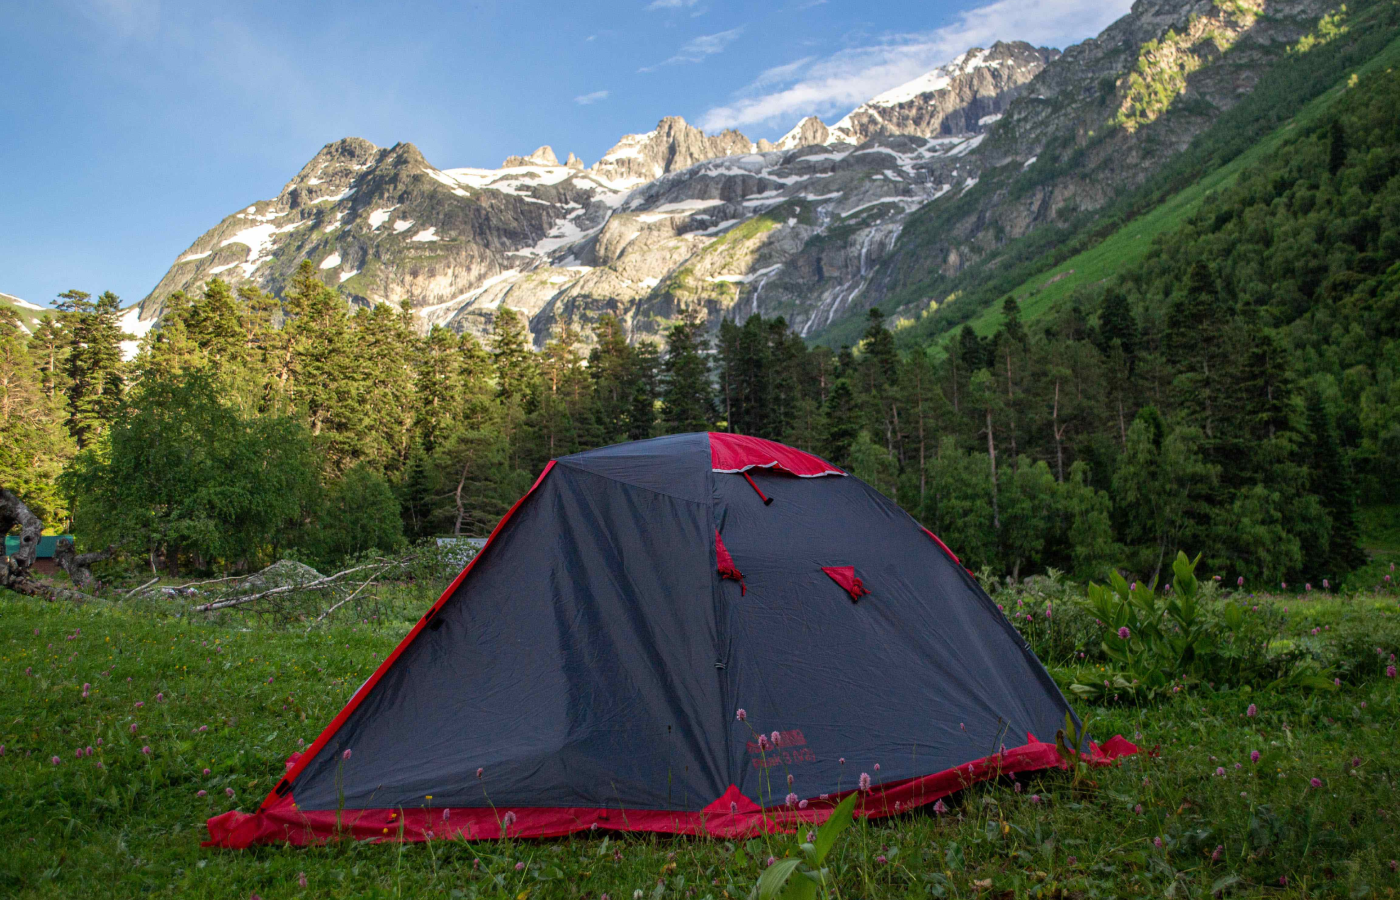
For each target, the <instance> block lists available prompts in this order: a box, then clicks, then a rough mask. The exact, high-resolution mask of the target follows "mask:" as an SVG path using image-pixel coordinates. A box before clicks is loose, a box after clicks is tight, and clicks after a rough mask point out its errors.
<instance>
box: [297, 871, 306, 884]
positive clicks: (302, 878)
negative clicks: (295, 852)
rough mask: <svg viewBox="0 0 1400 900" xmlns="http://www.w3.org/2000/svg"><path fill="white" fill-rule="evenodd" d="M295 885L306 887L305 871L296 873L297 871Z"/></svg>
mask: <svg viewBox="0 0 1400 900" xmlns="http://www.w3.org/2000/svg"><path fill="white" fill-rule="evenodd" d="M297 887H306V873H305V872H298V873H297Z"/></svg>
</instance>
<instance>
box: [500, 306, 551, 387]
mask: <svg viewBox="0 0 1400 900" xmlns="http://www.w3.org/2000/svg"><path fill="white" fill-rule="evenodd" d="M491 356H492V358H493V359H494V360H495V366H496V391H497V393H498V394H499V395H500V396H501V397H502V398H503V399H507V400H519V401H521V402H524V400H525V399H526V398H527V397H530V396H531V395H532V394H533V393H534V391H535V389H536V384H535V381H536V379H537V378H538V376H539V367H538V366H537V365H536V360H535V355H534V353H533V352H532V351H531V349H530V337H529V334H528V332H527V331H526V330H525V322H524V321H523V320H522V319H521V317H520V315H519V314H518V313H517V312H516V311H515V310H513V309H510V308H509V307H506V306H502V307H500V308H498V309H497V310H496V316H495V319H494V320H492V322H491Z"/></svg>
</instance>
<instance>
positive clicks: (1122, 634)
mask: <svg viewBox="0 0 1400 900" xmlns="http://www.w3.org/2000/svg"><path fill="white" fill-rule="evenodd" d="M1130 634H1132V632H1131V631H1129V630H1128V626H1127V625H1124V626H1123V627H1122V628H1119V629H1118V637H1119V639H1120V640H1124V641H1126V640H1127V639H1128V635H1130Z"/></svg>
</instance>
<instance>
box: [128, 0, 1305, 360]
mask: <svg viewBox="0 0 1400 900" xmlns="http://www.w3.org/2000/svg"><path fill="white" fill-rule="evenodd" d="M1326 6H1327V4H1326V3H1325V2H1323V0H1289V2H1280V3H1273V2H1266V0H1238V2H1234V3H1230V4H1220V5H1217V4H1216V3H1213V2H1211V0H1138V2H1137V3H1136V4H1135V6H1134V8H1133V11H1132V13H1131V14H1129V15H1128V16H1125V17H1124V18H1123V19H1120V20H1119V21H1118V22H1116V23H1114V24H1113V25H1112V26H1110V27H1109V28H1108V29H1107V30H1106V31H1105V32H1104V33H1103V34H1101V35H1100V36H1099V37H1098V38H1097V39H1092V40H1088V41H1085V42H1084V43H1082V44H1079V45H1076V46H1074V47H1071V48H1069V49H1067V50H1066V51H1065V53H1064V54H1063V55H1059V54H1057V53H1056V52H1055V51H1053V50H1046V49H1042V48H1035V47H1032V46H1030V45H1029V44H1025V43H1019V42H1018V43H997V44H994V45H993V46H992V47H991V48H990V49H987V50H981V49H973V50H970V51H968V52H967V53H965V54H963V55H962V56H960V57H958V59H956V60H954V61H953V62H951V63H949V64H948V65H947V66H943V67H940V68H939V69H936V70H934V71H933V72H930V73H928V74H926V75H924V76H922V77H920V78H918V79H915V80H914V81H912V82H910V83H909V84H907V85H904V86H902V87H899V88H896V89H894V90H892V91H888V92H886V93H885V94H882V95H880V96H879V97H876V98H874V99H872V100H871V101H869V102H867V103H864V104H862V105H861V106H860V107H858V108H857V109H856V110H854V111H852V113H851V114H850V115H848V116H846V117H845V118H844V119H842V120H841V121H840V122H838V123H837V124H836V125H834V126H831V127H830V128H828V127H827V126H826V125H825V124H824V123H823V122H821V121H820V120H819V119H817V118H815V117H809V118H807V119H804V120H803V121H802V122H800V123H798V124H797V125H796V126H795V127H794V128H793V129H792V130H791V131H790V132H789V133H788V134H787V135H785V136H784V137H783V138H782V139H781V140H779V141H778V142H777V143H769V142H768V141H761V142H759V143H757V144H755V143H754V142H752V141H750V140H749V139H748V138H747V137H745V136H744V135H742V134H739V133H738V132H735V131H725V132H722V133H720V134H716V135H706V134H704V133H703V132H702V131H700V130H699V129H697V128H694V127H692V126H690V125H688V124H686V122H685V121H684V120H682V119H679V118H674V117H672V118H666V119H663V120H661V122H659V123H658V124H657V127H656V128H655V129H654V130H653V131H650V132H647V133H646V134H635V135H627V136H625V137H623V138H622V140H620V141H619V142H618V143H617V145H616V146H614V147H613V148H612V149H611V150H609V151H608V152H607V153H606V154H605V155H604V156H603V158H602V159H600V160H599V161H598V162H597V163H595V164H594V165H593V166H592V167H590V168H587V169H585V168H584V167H583V165H582V163H581V162H580V161H579V160H578V159H577V158H576V157H574V156H573V155H572V154H569V156H568V158H567V160H566V162H565V163H564V164H563V165H560V164H559V161H558V158H557V156H556V155H555V153H554V151H553V150H552V149H550V148H549V147H541V148H539V149H538V150H536V151H535V152H534V153H532V154H530V155H529V156H524V157H511V158H509V159H507V160H506V164H505V166H503V167H502V168H500V169H471V168H466V169H437V168H435V167H433V166H432V165H431V164H430V163H429V162H428V161H427V160H425V159H424V158H423V156H422V154H420V153H419V152H418V150H417V149H416V148H415V147H414V146H413V145H412V144H398V145H395V146H393V147H390V148H387V149H384V148H378V147H375V146H374V145H372V144H370V143H369V142H367V141H363V140H360V139H358V138H346V139H344V140H341V141H336V142H335V143H332V144H328V145H327V146H326V147H325V148H323V149H322V150H321V152H320V153H318V154H317V155H316V157H315V158H314V159H312V160H311V162H309V163H308V164H307V165H306V167H304V168H303V169H302V170H301V172H299V173H298V174H297V176H296V177H295V178H294V179H292V180H291V181H290V182H288V183H287V185H286V187H284V188H283V189H282V191H281V193H280V194H278V196H277V197H276V198H274V199H272V200H268V201H260V202H258V203H254V204H252V205H250V206H248V207H246V208H244V209H243V210H241V211H239V212H237V213H234V214H233V215H231V216H229V217H228V218H226V219H224V221H223V222H221V223H219V224H218V225H216V226H215V227H214V228H213V229H211V230H210V231H208V232H206V233H205V234H204V235H203V236H201V237H200V238H199V239H198V240H196V241H195V243H194V244H193V245H192V246H191V247H190V249H189V250H188V251H186V252H185V253H184V254H182V255H181V256H180V257H179V258H178V259H177V260H176V262H175V264H174V266H172V268H171V269H170V271H169V272H168V273H167V274H166V276H165V277H164V278H163V279H162V280H161V282H160V284H158V285H157V286H156V288H155V290H153V291H152V292H151V294H150V295H149V296H148V297H147V298H146V299H145V301H143V303H142V306H141V309H140V313H139V320H138V319H133V322H132V323H130V324H133V325H135V324H144V325H145V327H149V325H150V323H151V322H152V321H153V320H154V319H155V317H157V316H158V315H159V314H160V311H161V308H162V304H163V303H164V300H165V298H166V297H168V296H169V295H170V293H172V292H173V291H175V290H181V289H183V290H192V289H197V288H198V287H199V286H200V285H201V284H203V283H205V282H207V281H208V280H209V279H210V278H213V277H216V276H217V277H220V278H224V279H227V280H229V281H231V282H234V283H240V282H251V283H253V284H256V285H258V286H259V287H261V288H263V289H265V290H270V291H273V292H278V291H280V290H281V289H282V288H283V286H284V285H285V284H286V283H287V281H288V279H289V278H290V276H291V274H292V273H293V272H294V271H295V269H296V267H297V265H298V264H299V263H300V262H301V260H303V259H309V260H311V261H312V262H313V263H315V264H316V265H317V266H318V267H319V268H320V269H321V270H322V277H323V278H324V279H325V280H326V281H327V282H328V283H330V284H332V285H338V286H339V287H340V289H341V291H342V293H344V294H345V295H346V296H347V297H348V298H349V299H350V300H351V301H352V302H355V303H358V304H362V305H368V304H372V303H392V304H395V305H398V304H400V303H404V302H406V303H408V304H409V305H410V306H411V307H412V308H413V309H414V310H416V312H417V316H418V320H419V322H420V325H421V326H422V327H424V328H427V327H429V326H431V325H435V324H438V325H445V326H448V327H451V328H454V329H457V330H464V331H472V332H477V333H484V332H485V331H486V330H488V329H489V328H490V324H491V321H492V319H493V318H494V316H495V314H496V311H497V310H498V309H499V308H500V307H502V306H507V307H510V308H513V309H516V310H519V311H520V312H522V313H523V314H525V315H526V316H527V317H528V318H529V321H530V327H531V330H532V332H533V334H534V337H535V341H536V345H537V346H543V344H544V342H545V341H547V340H548V339H549V338H550V337H551V336H552V335H553V334H555V333H557V331H558V329H560V328H561V327H563V326H565V325H571V326H574V327H576V328H577V329H578V330H579V332H580V334H581V336H582V337H583V339H584V340H585V341H587V340H589V339H590V338H591V335H590V332H589V326H590V325H591V324H592V323H593V322H595V321H596V320H597V318H598V316H599V315H601V314H603V313H612V314H616V315H618V316H619V317H620V318H621V319H622V321H623V322H624V323H625V325H626V327H627V328H628V329H629V332H630V334H631V336H632V338H633V339H634V340H654V339H657V338H658V337H659V336H660V335H661V334H662V332H663V331H664V329H665V328H666V327H667V325H668V324H669V323H671V322H672V321H674V320H675V319H676V318H677V317H679V316H682V315H693V314H699V315H701V316H703V317H704V318H705V319H706V320H707V321H709V322H710V324H711V325H713V326H715V327H717V326H718V323H719V321H720V320H721V319H722V318H724V317H730V318H740V319H741V318H744V317H747V316H748V315H750V314H752V313H762V314H764V315H767V316H773V315H783V316H785V317H786V318H787V320H788V322H789V323H790V324H792V325H793V326H794V327H795V328H796V329H797V330H798V331H799V332H801V333H802V334H804V335H807V336H818V335H820V334H821V333H822V332H823V331H824V330H825V329H827V328H829V327H830V326H833V325H835V324H837V323H839V322H840V321H841V320H842V319H843V318H845V317H847V316H850V315H854V314H858V313H862V312H863V311H864V310H865V309H866V308H868V307H869V306H871V305H873V304H875V303H882V304H883V305H884V306H885V307H886V309H890V308H891V307H897V309H896V313H897V314H898V315H900V316H905V317H912V316H915V315H920V314H922V313H923V312H924V311H925V310H927V309H928V308H929V307H930V306H931V305H934V304H938V303H941V302H942V300H943V299H944V297H942V296H940V295H939V294H937V292H936V286H937V284H938V283H939V279H940V278H946V277H947V276H948V275H950V274H954V273H956V272H958V271H959V270H960V269H961V268H962V267H963V266H966V265H967V264H969V262H970V261H972V260H976V259H979V258H981V257H982V256H983V255H985V254H986V253H988V252H990V251H992V250H994V249H995V248H996V247H997V246H999V245H1000V244H1001V243H1004V242H1005V241H1007V240H1010V239H1012V238H1014V237H1017V236H1021V235H1024V234H1026V233H1028V232H1029V231H1031V230H1033V229H1035V228H1037V227H1040V226H1041V225H1043V224H1045V223H1048V222H1052V221H1055V219H1056V217H1057V216H1058V215H1061V214H1062V212H1063V211H1064V210H1066V209H1094V208H1097V207H1099V206H1102V205H1104V204H1105V203H1108V202H1110V201H1111V200H1112V199H1113V198H1114V197H1115V196H1117V195H1118V193H1119V192H1120V191H1122V190H1124V189H1126V188H1131V187H1133V186H1136V185H1137V184H1139V183H1141V182H1142V180H1143V179H1145V178H1146V177H1147V176H1148V175H1149V174H1150V173H1151V172H1152V171H1153V170H1154V169H1155V168H1156V167H1159V166H1160V165H1161V164H1162V163H1163V162H1164V161H1165V160H1166V159H1168V158H1170V156H1171V155H1172V154H1174V153H1176V152H1178V151H1179V150H1180V149H1181V148H1182V147H1184V146H1185V145H1186V144H1187V143H1188V142H1189V141H1190V140H1191V138H1193V137H1194V136H1195V135H1196V134H1199V133H1200V131H1201V130H1203V129H1204V128H1205V127H1207V126H1208V125H1209V124H1210V123H1211V122H1213V121H1214V119H1215V117H1217V116H1218V115H1219V114H1220V112H1221V111H1223V110H1225V109H1228V108H1229V107H1230V106H1231V105H1233V104H1234V103H1235V102H1237V101H1238V99H1239V98H1240V97H1241V96H1243V95H1244V94H1246V93H1247V92H1248V91H1249V89H1250V88H1251V87H1252V85H1253V83H1254V79H1255V78H1256V77H1257V72H1259V71H1262V70H1263V68H1264V67H1266V66H1267V65H1268V64H1269V62H1271V61H1272V60H1274V59H1277V58H1278V57H1279V55H1280V54H1281V53H1282V52H1283V50H1284V48H1286V47H1287V46H1288V45H1289V44H1290V42H1292V41H1296V40H1297V38H1298V37H1299V36H1300V35H1301V34H1303V33H1305V32H1306V31H1307V30H1308V29H1309V28H1311V27H1312V26H1313V25H1314V24H1315V23H1316V21H1317V17H1318V16H1319V15H1321V14H1322V12H1324V11H1325V9H1326ZM1177 100H1185V101H1189V102H1176V101H1177ZM1070 159H1073V160H1074V164H1073V165H1068V164H1065V162H1064V161H1066V160H1070ZM974 187H976V188H977V190H976V191H975V192H973V193H969V192H970V191H972V189H973V188H974ZM929 285H932V286H933V287H929V288H927V290H926V287H927V286H929ZM128 330H129V331H133V332H134V329H132V328H128Z"/></svg>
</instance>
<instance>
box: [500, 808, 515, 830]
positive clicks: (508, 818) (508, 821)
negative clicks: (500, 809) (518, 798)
mask: <svg viewBox="0 0 1400 900" xmlns="http://www.w3.org/2000/svg"><path fill="white" fill-rule="evenodd" d="M514 824H515V812H514V811H513V810H512V811H510V812H507V813H506V814H505V815H504V816H502V817H501V825H502V826H504V827H506V828H509V827H510V826H512V825H514Z"/></svg>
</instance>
